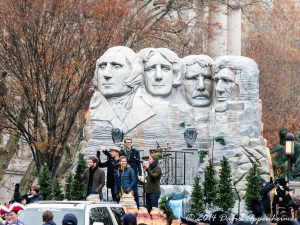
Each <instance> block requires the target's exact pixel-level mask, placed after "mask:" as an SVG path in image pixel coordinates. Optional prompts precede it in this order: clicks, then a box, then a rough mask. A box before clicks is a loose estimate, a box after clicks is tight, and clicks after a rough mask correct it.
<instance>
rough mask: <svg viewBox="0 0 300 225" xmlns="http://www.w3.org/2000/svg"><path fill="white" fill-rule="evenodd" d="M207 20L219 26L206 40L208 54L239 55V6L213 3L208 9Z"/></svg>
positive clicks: (213, 55)
mask: <svg viewBox="0 0 300 225" xmlns="http://www.w3.org/2000/svg"><path fill="white" fill-rule="evenodd" d="M209 22H210V24H214V25H217V26H219V27H218V28H216V29H215V30H214V31H213V35H212V37H210V38H209V40H208V52H209V55H210V56H211V57H215V56H219V55H241V8H240V7H239V6H234V5H233V6H232V7H229V6H227V5H225V4H219V5H217V6H215V5H214V6H213V8H212V9H211V10H210V15H209Z"/></svg>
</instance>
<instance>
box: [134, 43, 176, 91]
mask: <svg viewBox="0 0 300 225" xmlns="http://www.w3.org/2000/svg"><path fill="white" fill-rule="evenodd" d="M156 53H159V54H160V55H161V56H162V57H164V58H165V59H166V60H167V61H169V62H170V63H171V64H172V71H173V74H174V77H175V79H174V81H173V86H174V87H177V86H179V85H180V84H181V83H182V81H181V79H182V63H181V60H180V58H179V57H178V56H177V55H176V53H175V52H173V51H171V50H170V49H167V48H144V49H142V50H141V51H140V52H139V53H138V55H139V56H140V58H141V60H142V62H143V63H146V62H148V61H149V59H150V58H151V57H152V56H153V55H155V54H156Z"/></svg>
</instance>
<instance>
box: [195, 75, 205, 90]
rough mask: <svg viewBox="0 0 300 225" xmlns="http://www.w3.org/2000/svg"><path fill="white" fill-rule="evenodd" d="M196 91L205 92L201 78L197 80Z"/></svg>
mask: <svg viewBox="0 0 300 225" xmlns="http://www.w3.org/2000/svg"><path fill="white" fill-rule="evenodd" d="M196 89H197V90H198V91H204V90H205V87H204V79H203V77H199V78H198V82H197V87H196Z"/></svg>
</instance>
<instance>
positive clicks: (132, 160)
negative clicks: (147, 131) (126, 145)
mask: <svg viewBox="0 0 300 225" xmlns="http://www.w3.org/2000/svg"><path fill="white" fill-rule="evenodd" d="M121 155H124V156H126V157H127V161H128V164H129V165H130V167H131V168H132V169H133V170H134V172H135V174H136V175H139V176H142V168H141V157H140V152H139V151H138V150H136V149H135V148H131V154H130V156H128V154H127V150H126V149H122V150H121Z"/></svg>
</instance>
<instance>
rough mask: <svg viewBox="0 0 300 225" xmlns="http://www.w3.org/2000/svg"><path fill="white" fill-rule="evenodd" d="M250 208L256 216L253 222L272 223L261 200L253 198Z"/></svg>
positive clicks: (269, 224) (259, 223) (258, 223)
mask: <svg viewBox="0 0 300 225" xmlns="http://www.w3.org/2000/svg"><path fill="white" fill-rule="evenodd" d="M250 210H251V211H252V213H253V215H254V217H255V218H254V221H253V224H257V225H271V222H270V219H269V218H268V217H267V216H266V214H265V213H264V208H263V205H262V203H261V202H260V201H257V200H253V201H252V202H251V205H250Z"/></svg>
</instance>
